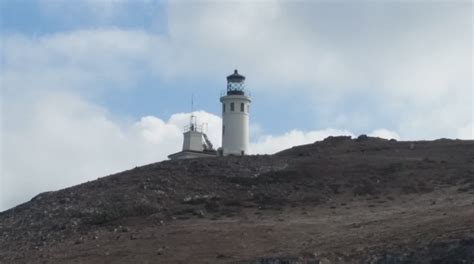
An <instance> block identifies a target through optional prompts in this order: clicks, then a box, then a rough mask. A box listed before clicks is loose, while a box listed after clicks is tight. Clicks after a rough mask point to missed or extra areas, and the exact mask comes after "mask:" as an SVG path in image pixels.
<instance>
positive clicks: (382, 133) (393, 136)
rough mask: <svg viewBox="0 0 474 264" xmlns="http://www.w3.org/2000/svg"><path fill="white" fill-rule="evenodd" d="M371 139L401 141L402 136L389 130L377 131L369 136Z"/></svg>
mask: <svg viewBox="0 0 474 264" xmlns="http://www.w3.org/2000/svg"><path fill="white" fill-rule="evenodd" d="M368 136H370V137H379V138H385V139H396V140H399V139H400V136H399V135H398V134H397V133H396V132H393V131H390V130H387V129H383V128H381V129H376V130H374V131H372V132H370V133H369V134H368Z"/></svg>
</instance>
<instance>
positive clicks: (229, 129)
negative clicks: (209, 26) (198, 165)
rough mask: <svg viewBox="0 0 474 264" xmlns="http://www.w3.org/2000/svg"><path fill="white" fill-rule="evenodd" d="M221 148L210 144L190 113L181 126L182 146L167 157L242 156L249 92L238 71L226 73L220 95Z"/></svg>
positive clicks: (246, 139) (247, 119) (246, 145)
mask: <svg viewBox="0 0 474 264" xmlns="http://www.w3.org/2000/svg"><path fill="white" fill-rule="evenodd" d="M220 101H221V103H222V147H221V148H219V151H218V152H217V151H216V150H214V149H213V147H212V143H211V142H210V141H209V139H208V138H207V135H206V134H205V133H204V132H203V130H202V126H198V125H197V122H196V117H195V116H194V115H191V122H190V124H189V126H187V127H185V129H184V133H183V136H184V140H183V149H182V151H180V152H177V153H174V154H171V155H169V156H168V158H169V159H172V160H174V159H189V158H202V157H215V156H217V154H219V155H220V156H229V155H235V156H243V155H245V154H247V151H248V145H249V113H250V103H251V99H250V94H249V93H248V91H246V90H245V76H243V75H240V74H239V73H238V72H237V70H235V71H234V73H233V74H231V75H229V76H227V90H226V91H225V93H224V94H223V95H222V96H221V98H220Z"/></svg>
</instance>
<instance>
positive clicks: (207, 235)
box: [0, 137, 474, 263]
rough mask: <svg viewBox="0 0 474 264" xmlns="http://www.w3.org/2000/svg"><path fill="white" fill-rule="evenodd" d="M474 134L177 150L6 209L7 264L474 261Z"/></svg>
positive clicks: (2, 251) (0, 225) (2, 216)
mask: <svg viewBox="0 0 474 264" xmlns="http://www.w3.org/2000/svg"><path fill="white" fill-rule="evenodd" d="M473 164H474V141H461V140H436V141H423V142H396V141H388V140H382V139H376V138H365V137H360V138H359V139H356V140H351V139H350V138H346V137H330V138H328V139H326V140H324V141H322V142H317V143H315V144H310V145H305V146H299V147H295V148H292V149H289V150H286V151H283V152H280V153H278V154H276V155H272V156H266V155H265V156H246V157H225V158H209V159H198V160H197V159H196V160H181V161H165V162H160V163H155V164H150V165H147V166H143V167H138V168H134V169H132V170H129V171H125V172H122V173H119V174H115V175H111V176H108V177H104V178H101V179H98V180H97V181H93V182H88V183H84V184H81V185H78V186H74V187H71V188H67V189H64V190H60V191H55V192H48V193H42V194H40V195H38V196H36V197H35V198H33V199H32V200H31V201H30V202H28V203H25V204H22V205H20V206H17V207H15V208H12V209H10V210H8V211H5V212H2V213H0V235H1V236H0V263H132V262H135V263H474V166H473Z"/></svg>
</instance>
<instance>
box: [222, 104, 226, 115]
mask: <svg viewBox="0 0 474 264" xmlns="http://www.w3.org/2000/svg"><path fill="white" fill-rule="evenodd" d="M222 112H224V113H225V104H222Z"/></svg>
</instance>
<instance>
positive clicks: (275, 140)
mask: <svg viewBox="0 0 474 264" xmlns="http://www.w3.org/2000/svg"><path fill="white" fill-rule="evenodd" d="M341 135H345V136H351V137H353V136H354V135H353V134H352V133H351V132H349V131H347V130H338V129H331V128H329V129H325V130H320V131H308V132H303V131H301V130H296V129H295V130H291V131H290V132H287V133H284V134H283V135H277V136H273V135H262V136H260V138H259V139H257V140H256V141H255V142H252V143H250V147H249V148H250V150H249V152H250V153H252V154H273V153H276V152H278V151H281V150H284V149H287V148H291V147H293V146H296V145H304V144H309V143H313V142H315V141H320V140H323V139H325V138H326V137H328V136H341Z"/></svg>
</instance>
